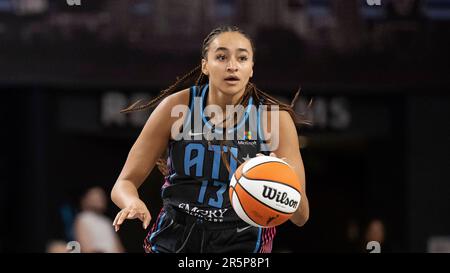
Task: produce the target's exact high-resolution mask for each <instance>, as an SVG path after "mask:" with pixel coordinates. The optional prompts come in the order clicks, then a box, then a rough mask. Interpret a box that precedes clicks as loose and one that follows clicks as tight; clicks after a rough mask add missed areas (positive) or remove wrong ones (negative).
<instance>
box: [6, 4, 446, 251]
mask: <svg viewBox="0 0 450 273" xmlns="http://www.w3.org/2000/svg"><path fill="white" fill-rule="evenodd" d="M219 25H238V26H239V27H240V28H242V29H243V30H245V31H246V32H248V33H249V34H250V36H251V37H252V38H253V40H254V43H255V46H256V63H255V69H254V70H255V74H254V78H253V82H254V83H256V85H257V86H258V87H259V88H260V89H262V90H265V91H267V92H269V93H270V94H273V95H275V96H277V97H278V98H280V99H283V100H286V101H290V100H291V99H292V98H293V96H294V94H295V91H296V90H297V89H298V87H299V86H300V85H301V87H302V93H301V95H302V96H301V100H299V101H298V103H297V104H296V111H297V112H299V113H301V112H303V111H306V110H305V109H306V107H305V106H306V104H307V102H309V100H310V99H313V104H312V107H311V108H309V109H308V110H307V112H306V116H307V117H308V118H309V119H310V120H312V121H313V123H314V124H313V126H310V127H307V126H304V127H299V128H298V132H299V140H300V144H301V147H302V148H301V153H302V155H303V160H304V164H305V169H306V178H307V191H308V195H309V200H310V207H311V217H310V220H309V222H308V223H307V224H306V225H305V226H304V227H302V228H298V227H295V226H294V225H292V224H291V223H286V224H283V225H282V226H280V227H279V228H278V233H277V237H276V238H275V242H274V249H273V251H274V252H355V253H356V252H367V250H366V243H367V242H368V241H372V240H375V241H379V242H381V252H450V217H449V215H450V172H449V167H450V164H449V163H450V160H449V155H450V130H449V129H450V126H449V125H450V122H449V118H450V92H449V91H450V67H449V60H450V58H449V57H450V56H449V55H450V27H449V26H450V1H447V0H391V1H388V0H379V1H378V0H190V1H181V0H109V1H106V0H80V1H77V0H67V1H66V0H0V91H1V96H2V99H1V102H2V105H1V118H2V139H3V145H2V152H1V153H0V160H1V164H0V165H1V166H2V172H0V181H1V184H0V215H1V216H2V217H1V224H0V251H1V252H57V251H58V250H62V251H64V249H65V246H66V245H65V244H66V242H69V241H72V240H75V239H76V237H77V234H79V233H80V231H79V229H86V228H87V227H86V226H88V225H89V224H92V223H100V224H97V225H96V226H97V227H100V226H102V227H103V224H104V223H108V221H112V219H113V218H114V217H115V214H116V213H117V212H118V208H117V207H116V206H114V204H112V202H111V201H110V198H109V193H110V190H111V188H112V186H113V184H114V182H115V180H116V179H117V176H118V175H119V172H120V170H121V168H122V166H123V164H124V162H125V159H126V157H127V154H128V151H129V149H130V148H131V145H132V144H133V143H134V141H135V139H136V138H137V136H138V134H139V132H140V130H141V128H142V126H143V124H144V122H145V121H146V119H147V118H148V116H149V114H150V111H143V112H137V113H134V114H132V115H122V114H119V110H121V109H123V108H124V107H126V106H128V105H130V104H131V103H132V102H135V101H136V100H137V99H150V98H152V97H153V96H155V95H156V94H157V93H158V92H159V91H160V90H162V89H164V88H166V87H167V86H169V85H170V84H172V83H173V81H174V80H175V79H176V77H177V76H181V75H184V74H185V73H186V72H188V71H189V70H190V69H192V68H193V67H195V66H196V65H197V64H199V63H200V49H201V44H202V41H203V39H204V37H205V36H206V35H207V34H208V33H209V32H210V31H211V30H212V29H213V28H215V27H217V26H219ZM161 185H162V176H161V174H160V173H159V172H158V170H157V169H156V168H155V169H154V171H153V172H152V173H151V175H150V176H149V177H148V179H147V181H146V183H144V185H143V186H142V187H141V188H140V195H141V198H142V199H143V200H144V201H145V202H146V203H147V205H148V207H149V209H150V211H151V213H152V216H153V218H154V219H155V218H156V216H157V213H158V211H159V209H160V207H161V200H160V192H159V189H160V187H161ZM92 188H94V189H95V190H93V191H92ZM88 190H90V191H88ZM89 192H90V193H91V194H89ZM92 192H94V193H92ZM86 193H88V194H86ZM105 193H106V194H105ZM87 200H90V201H87ZM92 200H94V201H92ZM89 202H91V203H89ZM92 202H93V203H94V204H97V205H94V206H93V205H92ZM89 204H91V205H89ZM99 204H100V205H99ZM86 211H89V212H86ZM82 216H83V217H82ZM91 216H92V217H91ZM83 223H84V224H85V227H82V226H83ZM107 226H108V225H106V226H105V230H106V231H105V232H100V235H105V234H109V235H108V236H109V237H107V239H104V240H111V242H114V243H111V244H110V246H105V250H104V251H108V250H111V249H112V250H111V251H125V252H143V249H142V244H143V240H144V237H145V235H146V232H145V231H144V230H143V229H142V227H141V225H140V223H139V222H138V221H128V222H126V223H125V225H123V227H122V228H121V230H120V232H119V233H118V236H116V237H115V235H114V234H110V230H108V227H107ZM94 232H95V230H94ZM96 232H99V231H98V230H96ZM100 235H99V236H100ZM105 236H106V235H105ZM114 240H115V241H114ZM107 247H110V248H107Z"/></svg>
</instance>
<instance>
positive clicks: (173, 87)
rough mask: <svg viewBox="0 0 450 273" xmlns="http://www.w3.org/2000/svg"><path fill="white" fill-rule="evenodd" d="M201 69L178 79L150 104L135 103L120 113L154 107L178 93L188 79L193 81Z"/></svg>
mask: <svg viewBox="0 0 450 273" xmlns="http://www.w3.org/2000/svg"><path fill="white" fill-rule="evenodd" d="M200 68H201V65H198V66H196V67H195V68H194V69H192V70H191V71H189V72H188V73H186V74H185V75H184V76H183V77H181V78H179V77H177V80H176V81H175V83H174V84H172V85H171V86H169V87H168V88H167V89H165V90H163V91H161V93H159V95H158V96H156V98H154V99H152V100H150V101H149V102H148V103H146V104H144V105H140V106H137V105H138V104H139V103H140V102H141V101H142V100H138V101H137V102H135V103H133V104H132V105H131V106H129V107H127V108H126V109H123V110H121V111H120V112H121V113H128V112H133V111H139V110H143V109H146V108H148V107H153V106H154V105H155V104H156V103H157V102H159V101H160V100H161V99H163V98H165V97H167V96H168V95H170V94H172V93H173V92H174V91H176V90H177V89H178V88H179V86H180V85H181V84H182V83H184V82H186V81H187V80H188V79H191V78H192V77H193V76H194V75H195V73H198V72H199V71H200ZM202 74H203V73H201V72H200V76H199V77H198V78H199V79H201V78H202ZM197 82H198V79H197Z"/></svg>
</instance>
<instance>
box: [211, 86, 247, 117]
mask: <svg viewBox="0 0 450 273" xmlns="http://www.w3.org/2000/svg"><path fill="white" fill-rule="evenodd" d="M244 92H245V88H243V89H242V90H240V91H239V92H238V93H236V94H234V95H227V94H225V93H224V92H221V91H220V90H218V89H217V88H216V87H214V86H212V85H211V84H210V85H209V92H208V98H207V100H206V105H217V106H219V107H220V108H221V109H222V113H224V114H226V109H227V108H226V107H227V105H233V106H235V105H236V104H238V102H239V100H240V99H241V97H242V96H243V95H244Z"/></svg>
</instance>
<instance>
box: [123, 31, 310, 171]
mask: <svg viewBox="0 0 450 273" xmlns="http://www.w3.org/2000/svg"><path fill="white" fill-rule="evenodd" d="M226 32H237V33H240V34H241V35H243V36H244V37H245V38H247V39H248V40H249V41H250V44H251V46H252V50H253V52H255V47H254V44H253V41H252V39H251V38H250V37H249V36H248V35H247V34H246V33H245V32H244V31H242V30H241V29H240V28H238V27H236V26H222V27H218V28H215V29H214V30H212V31H211V32H210V33H209V34H208V35H207V36H206V38H205V39H204V40H203V45H202V50H201V56H202V58H203V59H206V58H207V54H208V50H209V46H210V44H211V42H212V41H213V40H214V39H215V38H216V37H217V36H219V35H220V34H222V33H226ZM253 56H254V54H253ZM208 81H209V79H208V76H207V75H205V74H204V73H203V72H202V70H201V65H198V66H196V67H195V68H193V69H192V70H191V71H189V72H188V73H186V74H185V75H183V76H182V77H177V78H176V81H175V82H174V83H173V84H172V85H170V86H169V87H168V88H166V89H164V90H162V91H161V92H160V93H159V94H158V95H157V96H156V97H155V98H153V99H151V100H150V101H149V102H147V103H145V104H141V105H140V103H141V100H138V101H137V102H135V103H133V104H132V105H130V106H129V107H127V108H126V109H123V110H121V113H129V112H133V111H139V110H143V109H146V108H153V107H155V106H156V105H157V104H158V103H159V102H160V101H161V100H163V99H164V98H166V97H167V96H169V95H171V94H173V93H175V92H178V91H179V90H180V89H181V88H182V86H185V85H187V84H189V86H190V85H193V84H194V85H197V86H199V85H203V84H206V83H207V82H208ZM300 90H301V88H299V89H298V90H297V92H296V94H295V96H294V98H293V100H292V101H291V103H290V104H286V103H283V102H281V101H279V100H278V99H276V98H274V97H272V96H270V95H269V94H267V93H266V92H263V91H261V90H260V89H258V88H257V87H256V86H255V85H254V84H253V83H251V82H248V84H247V86H246V89H245V92H244V95H243V96H242V97H241V99H240V101H239V102H238V105H239V104H240V105H242V106H244V107H245V106H247V105H248V102H249V99H250V97H253V99H254V100H255V102H256V105H259V104H262V105H267V106H269V107H270V106H274V105H276V106H278V107H279V110H280V111H287V112H288V113H289V115H290V116H291V117H292V119H293V120H294V123H295V124H296V125H299V124H311V123H310V122H309V121H307V120H306V119H304V118H303V117H301V118H299V117H298V114H297V113H296V112H295V111H294V109H293V108H294V105H295V102H296V100H297V99H298V97H299V94H300ZM310 105H311V101H310V103H309V105H308V107H309V106H310ZM226 120H227V117H226V118H225V119H224V120H223V122H225V121H226ZM208 143H210V142H209V141H208ZM220 145H221V158H222V160H223V162H224V163H225V166H226V167H227V169H228V171H230V165H229V162H228V160H227V157H226V153H228V152H224V149H223V145H224V141H223V140H222V141H221V142H220ZM226 151H230V149H226ZM230 154H231V156H233V158H234V159H235V160H236V161H237V162H239V163H242V162H240V160H238V159H237V158H236V157H235V156H234V154H233V153H230ZM166 157H167V155H163V157H161V158H159V159H158V160H157V162H156V165H157V166H158V169H159V170H160V172H161V173H162V174H163V175H164V176H166V175H169V170H168V168H167V160H166Z"/></svg>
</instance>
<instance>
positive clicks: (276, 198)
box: [229, 156, 301, 227]
mask: <svg viewBox="0 0 450 273" xmlns="http://www.w3.org/2000/svg"><path fill="white" fill-rule="evenodd" d="M229 195H230V202H231V205H232V207H233V209H234V210H235V211H236V214H237V215H238V216H239V217H240V218H241V219H242V220H244V221H245V222H247V223H248V224H250V225H253V226H257V227H273V226H278V225H280V224H282V223H284V222H285V221H287V220H288V219H289V218H290V217H291V215H292V214H293V213H294V212H295V211H296V210H297V208H298V206H299V205H300V199H301V195H300V180H299V178H298V175H297V174H296V172H295V171H294V169H293V168H292V167H291V166H289V164H288V163H286V162H285V161H283V160H281V159H279V158H277V157H272V156H258V157H255V158H252V159H250V160H248V161H246V162H244V163H243V164H241V165H240V166H239V167H238V168H237V169H236V171H235V173H234V174H233V176H232V178H231V181H230V189H229Z"/></svg>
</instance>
